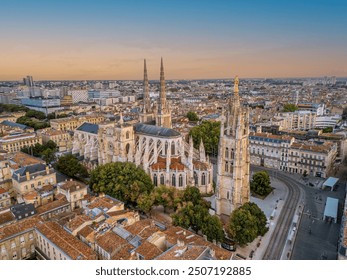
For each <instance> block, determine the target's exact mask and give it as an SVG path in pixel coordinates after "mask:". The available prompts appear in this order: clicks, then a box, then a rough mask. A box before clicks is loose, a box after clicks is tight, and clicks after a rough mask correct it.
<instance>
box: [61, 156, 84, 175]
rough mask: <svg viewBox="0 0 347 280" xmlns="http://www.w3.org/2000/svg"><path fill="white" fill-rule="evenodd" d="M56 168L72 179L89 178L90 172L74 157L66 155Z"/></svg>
mask: <svg viewBox="0 0 347 280" xmlns="http://www.w3.org/2000/svg"><path fill="white" fill-rule="evenodd" d="M55 168H56V169H57V170H58V171H60V172H61V173H63V174H65V175H67V176H69V177H72V178H85V177H88V170H87V168H85V166H83V165H82V164H81V163H80V162H79V161H78V159H77V158H76V157H75V156H73V155H65V156H62V157H60V158H59V159H58V162H57V163H56V165H55Z"/></svg>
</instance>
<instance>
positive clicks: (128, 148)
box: [125, 143, 130, 154]
mask: <svg viewBox="0 0 347 280" xmlns="http://www.w3.org/2000/svg"><path fill="white" fill-rule="evenodd" d="M129 150H130V144H129V143H128V144H127V145H126V146H125V151H126V153H127V154H128V153H129Z"/></svg>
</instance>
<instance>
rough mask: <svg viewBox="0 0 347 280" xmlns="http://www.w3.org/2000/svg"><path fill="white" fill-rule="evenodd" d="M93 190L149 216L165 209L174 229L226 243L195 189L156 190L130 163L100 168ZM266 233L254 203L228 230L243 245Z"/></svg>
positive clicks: (236, 216)
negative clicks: (190, 231) (191, 231)
mask: <svg viewBox="0 0 347 280" xmlns="http://www.w3.org/2000/svg"><path fill="white" fill-rule="evenodd" d="M90 186H91V188H92V190H93V191H94V192H97V193H99V192H103V193H105V194H108V195H110V196H112V197H115V198H117V199H119V200H121V201H123V202H125V203H126V204H127V205H131V206H133V207H135V208H138V209H139V210H141V211H143V212H145V213H150V211H151V209H152V207H153V206H159V205H160V206H163V207H164V211H166V212H172V213H173V214H172V215H171V217H172V220H173V224H174V225H177V226H181V227H183V228H186V229H190V230H193V231H195V232H197V233H201V234H204V235H206V237H207V239H208V240H210V241H213V240H215V241H223V239H224V236H225V233H224V229H223V225H222V223H221V221H220V220H219V218H218V217H217V216H212V215H210V213H209V208H210V204H209V203H208V202H207V201H205V200H204V199H203V197H202V196H201V194H200V191H199V189H198V188H196V187H187V188H186V189H185V190H183V191H182V190H178V189H177V188H173V187H167V186H158V187H154V185H153V184H152V181H151V178H150V177H149V175H148V174H146V172H145V171H144V170H143V169H141V168H138V167H136V166H135V164H133V163H129V162H125V163H122V162H116V163H108V164H105V165H101V166H98V167H97V168H96V169H95V170H93V171H92V172H91V176H90ZM244 226H246V228H244ZM248 226H249V228H248ZM266 231H267V228H266V217H265V215H264V213H263V212H262V211H261V210H260V209H259V207H258V206H257V205H256V204H254V203H253V204H252V203H247V204H245V206H244V207H243V208H242V207H241V208H239V209H237V210H235V211H234V212H233V214H232V215H231V219H230V223H229V226H228V228H227V232H228V233H229V234H230V237H231V238H233V239H234V240H235V241H237V242H239V244H242V245H243V244H246V243H248V242H251V241H253V239H254V238H255V237H257V236H258V235H259V234H264V233H265V232H266ZM252 238H253V239H252ZM251 239H252V240H251ZM245 242H246V243H245Z"/></svg>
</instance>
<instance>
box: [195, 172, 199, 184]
mask: <svg viewBox="0 0 347 280" xmlns="http://www.w3.org/2000/svg"><path fill="white" fill-rule="evenodd" d="M194 182H195V185H196V186H197V185H198V184H199V181H198V174H196V172H194Z"/></svg>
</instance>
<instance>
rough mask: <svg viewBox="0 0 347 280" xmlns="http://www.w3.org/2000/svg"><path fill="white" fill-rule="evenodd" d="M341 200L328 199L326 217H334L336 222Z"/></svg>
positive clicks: (325, 210)
mask: <svg viewBox="0 0 347 280" xmlns="http://www.w3.org/2000/svg"><path fill="white" fill-rule="evenodd" d="M338 207H339V200H338V199H336V198H332V197H327V202H326V205H325V209H324V217H332V218H334V219H335V220H336V218H337V209H338Z"/></svg>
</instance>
